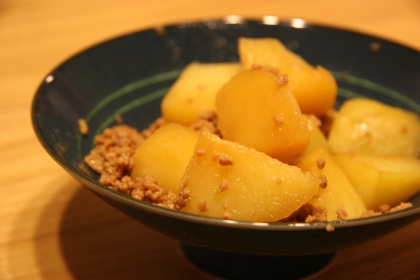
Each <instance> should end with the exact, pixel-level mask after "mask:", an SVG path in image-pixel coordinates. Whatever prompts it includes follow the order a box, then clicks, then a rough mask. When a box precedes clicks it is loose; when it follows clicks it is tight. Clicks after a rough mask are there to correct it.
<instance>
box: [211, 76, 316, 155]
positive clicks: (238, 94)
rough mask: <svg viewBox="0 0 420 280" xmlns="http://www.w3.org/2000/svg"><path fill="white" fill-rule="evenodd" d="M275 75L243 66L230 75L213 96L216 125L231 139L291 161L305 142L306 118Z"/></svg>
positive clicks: (307, 142) (294, 99)
mask: <svg viewBox="0 0 420 280" xmlns="http://www.w3.org/2000/svg"><path fill="white" fill-rule="evenodd" d="M279 79H280V78H279V77H278V76H276V75H274V74H273V73H271V72H268V71H265V70H247V71H243V72H241V73H240V74H238V75H236V76H235V77H233V78H232V79H231V80H230V81H229V82H228V83H226V84H225V85H224V86H223V87H222V88H221V89H220V91H219V92H218V94H217V96H216V112H217V116H218V128H219V130H220V132H221V134H222V137H223V139H226V140H230V141H235V142H238V143H240V144H242V145H245V146H247V147H251V148H254V149H256V150H258V151H260V152H263V153H266V154H268V155H269V156H271V157H274V158H277V159H279V160H281V161H283V162H287V163H289V162H292V161H293V159H294V157H295V156H296V155H297V154H300V153H302V152H303V151H305V150H306V148H307V147H308V145H309V138H310V133H309V128H308V121H307V119H306V117H305V116H303V115H302V114H301V112H300V109H299V105H298V104H297V102H296V98H295V97H294V96H293V94H292V93H291V92H290V90H289V88H288V87H287V85H283V84H282V82H281V81H280V82H279Z"/></svg>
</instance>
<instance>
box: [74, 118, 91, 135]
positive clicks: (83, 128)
mask: <svg viewBox="0 0 420 280" xmlns="http://www.w3.org/2000/svg"><path fill="white" fill-rule="evenodd" d="M77 124H78V126H79V132H80V134H82V135H88V133H89V125H88V124H87V122H86V120H85V119H78V120H77Z"/></svg>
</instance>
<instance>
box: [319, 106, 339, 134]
mask: <svg viewBox="0 0 420 280" xmlns="http://www.w3.org/2000/svg"><path fill="white" fill-rule="evenodd" d="M336 116H337V111H336V110H334V109H331V110H329V111H328V112H327V113H326V114H325V115H324V116H322V117H320V120H321V126H320V127H319V128H320V129H321V131H322V132H323V133H324V135H325V136H326V137H328V134H329V133H330V130H331V125H332V123H333V122H334V119H335V117H336Z"/></svg>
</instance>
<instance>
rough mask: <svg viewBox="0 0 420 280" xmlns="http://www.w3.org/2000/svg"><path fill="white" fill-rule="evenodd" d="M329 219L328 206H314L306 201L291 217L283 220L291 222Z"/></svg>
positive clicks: (311, 221)
mask: <svg viewBox="0 0 420 280" xmlns="http://www.w3.org/2000/svg"><path fill="white" fill-rule="evenodd" d="M326 221H327V208H325V207H324V206H313V205H312V204H309V203H306V204H304V205H303V206H302V207H300V208H299V209H298V210H297V211H295V212H294V213H293V214H292V215H290V216H289V217H287V218H285V219H283V220H281V222H289V223H317V222H326Z"/></svg>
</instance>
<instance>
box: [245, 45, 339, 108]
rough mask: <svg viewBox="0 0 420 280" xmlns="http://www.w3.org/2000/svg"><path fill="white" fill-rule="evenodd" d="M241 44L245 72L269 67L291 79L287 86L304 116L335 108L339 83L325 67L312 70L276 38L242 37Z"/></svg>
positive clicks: (310, 66)
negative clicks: (259, 66) (255, 68)
mask: <svg viewBox="0 0 420 280" xmlns="http://www.w3.org/2000/svg"><path fill="white" fill-rule="evenodd" d="M238 44H239V46H238V48H239V57H240V62H241V66H242V69H251V68H252V67H254V65H261V66H263V67H266V66H268V67H272V68H275V69H277V70H278V71H279V74H287V75H288V76H289V84H288V86H289V87H290V89H291V90H292V92H293V94H294V95H295V96H296V99H297V101H298V103H299V106H300V108H301V110H302V112H303V113H305V114H314V115H317V116H321V115H324V114H325V113H326V112H327V111H328V110H330V109H331V108H332V107H333V105H334V103H335V99H336V96H337V83H336V81H335V79H334V77H333V76H332V75H331V73H330V72H329V71H328V70H326V69H325V68H323V67H321V66H316V67H313V66H312V65H310V64H309V63H307V62H306V61H305V60H304V59H303V58H302V57H300V56H299V55H297V54H295V53H293V52H292V51H290V50H288V49H287V48H286V47H285V46H284V45H283V44H282V43H281V42H280V41H279V40H277V39H274V38H262V39H253V38H239V43H238Z"/></svg>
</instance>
